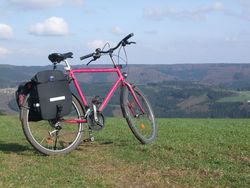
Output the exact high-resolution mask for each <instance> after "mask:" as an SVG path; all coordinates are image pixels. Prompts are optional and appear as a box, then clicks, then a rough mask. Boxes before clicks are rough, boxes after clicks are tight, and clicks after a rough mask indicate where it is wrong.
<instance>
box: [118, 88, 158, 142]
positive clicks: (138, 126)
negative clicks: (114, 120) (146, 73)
mask: <svg viewBox="0 0 250 188" xmlns="http://www.w3.org/2000/svg"><path fill="white" fill-rule="evenodd" d="M133 89H134V92H135V95H136V97H137V99H138V100H139V103H140V105H141V106H142V109H143V110H144V112H143V111H142V110H141V108H140V107H139V106H138V104H137V102H136V100H135V98H134V97H133V95H132V93H131V91H130V90H129V89H128V87H126V86H125V87H123V88H122V92H121V99H120V102H121V109H122V113H123V116H124V117H125V118H126V120H127V123H128V125H129V127H130V129H131V131H132V132H133V134H134V135H135V137H136V138H137V139H138V140H139V141H140V142H141V143H142V144H148V143H151V142H152V141H154V140H155V138H156V132H157V127H156V122H155V117H154V113H153V110H152V108H151V106H150V104H149V102H148V100H147V98H146V97H145V95H144V94H143V93H142V91H141V90H139V89H138V88H137V87H134V88H133Z"/></svg>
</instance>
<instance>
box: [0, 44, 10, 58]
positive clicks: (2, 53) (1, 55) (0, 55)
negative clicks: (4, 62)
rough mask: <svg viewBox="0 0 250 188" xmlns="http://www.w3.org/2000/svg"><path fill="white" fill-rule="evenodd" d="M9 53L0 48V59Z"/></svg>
mask: <svg viewBox="0 0 250 188" xmlns="http://www.w3.org/2000/svg"><path fill="white" fill-rule="evenodd" d="M9 53H10V51H9V50H8V49H7V48H4V47H2V46H0V57H4V56H6V55H8V54H9Z"/></svg>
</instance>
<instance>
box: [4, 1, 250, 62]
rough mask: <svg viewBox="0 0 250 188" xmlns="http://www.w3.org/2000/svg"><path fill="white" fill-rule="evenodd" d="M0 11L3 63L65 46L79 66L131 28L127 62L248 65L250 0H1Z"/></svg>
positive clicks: (38, 57) (43, 58) (41, 56)
mask: <svg viewBox="0 0 250 188" xmlns="http://www.w3.org/2000/svg"><path fill="white" fill-rule="evenodd" d="M0 9H1V11H0V63H1V64H13V65H47V64H50V62H49V61H48V59H47V56H48V54H49V53H52V52H68V51H72V52H73V53H74V59H73V60H72V61H71V62H72V63H73V64H80V63H84V62H80V60H79V57H80V56H81V55H85V54H87V53H90V52H92V51H93V50H94V49H95V48H97V47H102V45H103V44H105V42H107V41H108V42H110V43H111V44H113V45H115V44H116V43H117V42H118V41H119V40H120V39H121V38H123V37H124V36H126V35H127V34H129V33H131V32H133V33H134V34H135V36H134V37H133V40H134V41H136V42H137V45H135V46H131V47H128V48H127V50H128V51H127V52H128V56H129V62H130V63H140V64H176V63H177V64H179V63H182V64H185V63H250V1H249V0H218V1H214V0H196V1H195V0H189V1H186V0H175V1H174V0H136V1H132V0H127V1H124V0H123V1H122V0H106V1H101V0H1V1H0ZM98 62H99V63H101V61H98ZM98 62H96V63H98ZM104 63H108V62H106V59H105V62H104Z"/></svg>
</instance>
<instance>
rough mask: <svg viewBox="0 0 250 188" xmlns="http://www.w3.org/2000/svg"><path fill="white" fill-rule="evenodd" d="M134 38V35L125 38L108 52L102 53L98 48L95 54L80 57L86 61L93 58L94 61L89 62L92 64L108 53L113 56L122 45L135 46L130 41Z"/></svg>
mask: <svg viewBox="0 0 250 188" xmlns="http://www.w3.org/2000/svg"><path fill="white" fill-rule="evenodd" d="M133 36H134V33H130V34H129V35H127V36H126V37H124V38H123V39H122V40H121V41H120V42H119V43H118V44H117V45H116V46H115V47H114V48H110V49H109V50H106V51H102V50H101V49H100V48H97V49H96V50H95V52H94V53H90V54H87V55H84V56H82V57H80V60H84V59H87V58H90V57H93V59H92V60H91V61H90V62H89V63H91V62H92V61H95V60H97V59H98V58H100V57H101V55H102V54H107V53H109V54H112V53H113V52H114V51H115V50H116V49H117V48H119V47H120V46H121V45H122V46H126V45H130V44H135V42H129V41H128V39H130V38H131V37H133ZM89 63H88V64H89ZM88 64H87V65H88Z"/></svg>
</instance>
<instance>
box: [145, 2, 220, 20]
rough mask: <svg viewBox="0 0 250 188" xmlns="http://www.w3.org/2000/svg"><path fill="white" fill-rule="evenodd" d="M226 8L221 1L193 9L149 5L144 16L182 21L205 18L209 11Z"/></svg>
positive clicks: (153, 18) (151, 18)
mask: <svg viewBox="0 0 250 188" xmlns="http://www.w3.org/2000/svg"><path fill="white" fill-rule="evenodd" d="M224 10H225V7H224V4H223V3H221V2H215V3H213V4H210V5H204V6H201V7H199V8H196V9H193V10H188V9H182V10H179V9H177V8H175V7H149V8H146V9H145V10H144V17H145V18H146V19H149V20H162V19H164V18H170V19H175V20H180V21H182V20H203V19H205V18H206V16H207V14H209V13H212V12H223V11H224Z"/></svg>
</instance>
